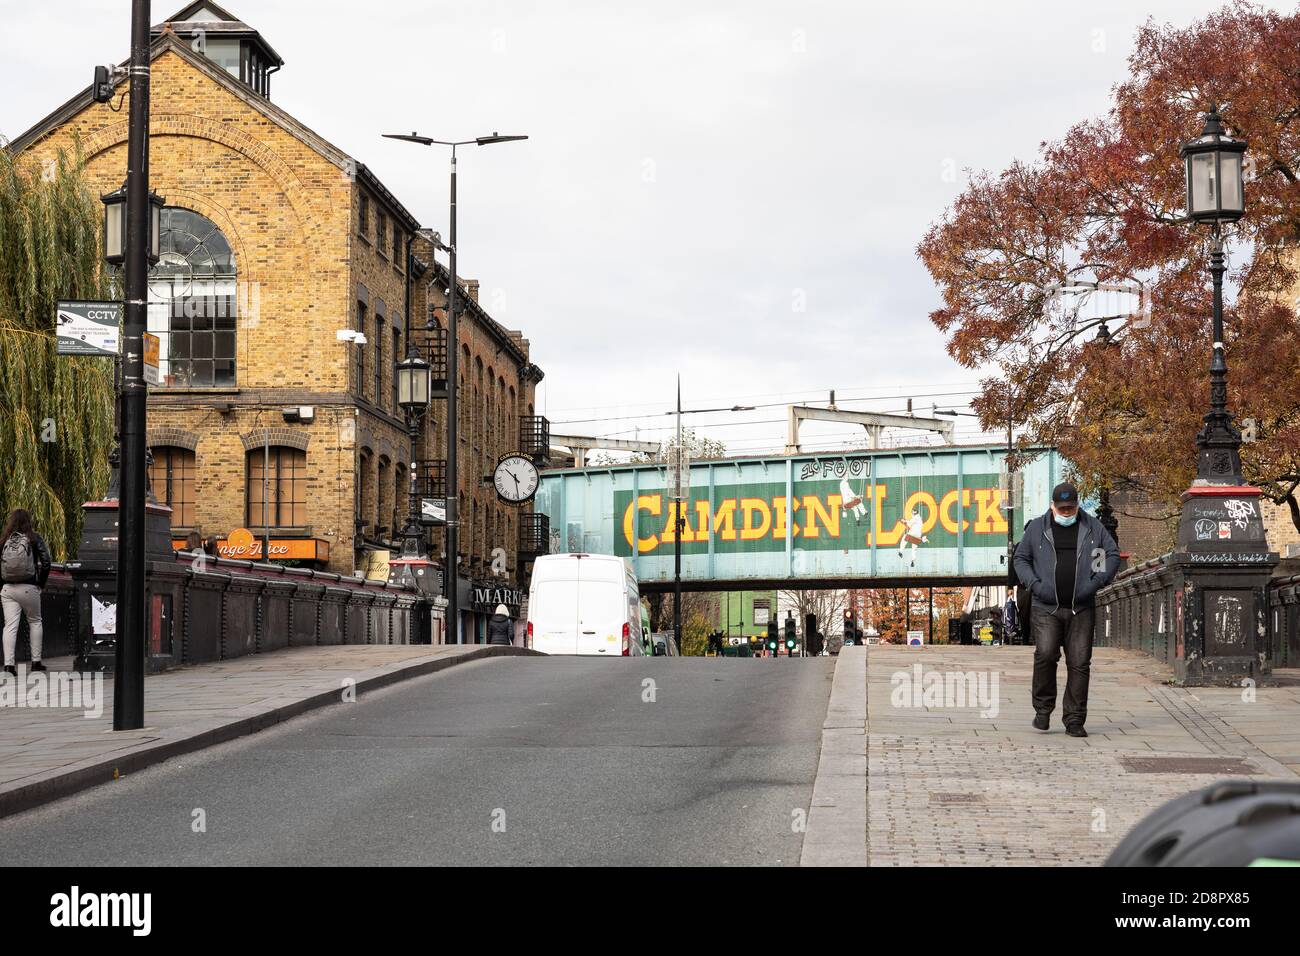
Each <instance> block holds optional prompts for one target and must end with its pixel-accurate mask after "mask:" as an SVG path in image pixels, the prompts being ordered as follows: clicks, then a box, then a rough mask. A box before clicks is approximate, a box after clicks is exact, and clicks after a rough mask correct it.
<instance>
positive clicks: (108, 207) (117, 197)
mask: <svg viewBox="0 0 1300 956" xmlns="http://www.w3.org/2000/svg"><path fill="white" fill-rule="evenodd" d="M99 201H100V202H102V203H103V204H104V261H106V262H107V263H108V264H109V265H111V266H121V265H122V263H123V262H125V261H126V247H127V238H126V220H127V211H126V183H123V184H122V186H121V187H120V188H119V189H115V190H113V191H112V192H111V193H105V194H104V195H102V196H100V197H99ZM165 203H166V200H165V199H163V197H162V196H159V195H158V194H157V193H155V192H154V191H153V190H150V191H149V233H148V237H147V238H148V249H147V252H146V255H147V256H148V259H149V265H151V266H152V265H157V263H158V256H159V253H160V251H161V245H162V210H163V206H164V205H165Z"/></svg>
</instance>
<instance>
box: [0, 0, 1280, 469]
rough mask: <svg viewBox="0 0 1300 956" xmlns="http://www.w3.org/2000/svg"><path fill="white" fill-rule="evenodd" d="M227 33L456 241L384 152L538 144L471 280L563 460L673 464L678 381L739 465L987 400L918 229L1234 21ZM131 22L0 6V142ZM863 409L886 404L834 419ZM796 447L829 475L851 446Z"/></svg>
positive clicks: (490, 12) (267, 1) (488, 19)
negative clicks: (1142, 59)
mask: <svg viewBox="0 0 1300 956" xmlns="http://www.w3.org/2000/svg"><path fill="white" fill-rule="evenodd" d="M181 5H182V4H181V0H172V2H168V3H162V4H160V3H155V4H154V6H153V17H152V19H153V21H154V22H159V21H161V20H163V19H165V18H166V17H167V16H168V15H169V14H171V13H174V12H176V10H177V9H179V8H180V7H181ZM224 5H225V6H226V8H227V9H229V10H230V11H231V12H232V13H234V14H235V15H236V16H239V17H241V18H242V19H244V20H245V21H246V22H248V23H250V24H252V25H253V26H254V27H255V28H257V29H259V30H261V31H262V34H263V35H264V36H265V38H266V39H267V40H268V42H270V43H271V45H272V46H273V47H274V48H275V49H276V50H277V51H278V52H279V53H280V55H281V56H282V57H284V59H285V66H284V69H283V70H282V71H280V72H279V73H277V74H276V75H275V76H274V78H273V81H272V94H273V95H272V98H273V100H274V101H275V102H276V103H277V104H278V105H279V106H281V107H282V108H284V109H286V110H288V111H289V112H290V113H292V114H293V115H294V116H296V117H297V118H298V119H299V120H301V121H302V122H304V123H305V124H306V125H308V126H309V127H311V128H312V129H314V130H316V131H317V132H318V133H320V134H322V135H323V136H325V137H326V138H327V139H329V140H330V141H332V142H333V143H335V144H337V145H338V146H339V147H340V148H342V149H343V150H345V151H346V152H348V153H349V154H351V155H352V156H354V157H356V158H357V159H359V160H361V161H362V162H364V163H366V164H367V165H368V166H370V167H371V169H373V170H374V171H375V172H376V174H377V175H378V176H379V177H380V178H381V179H382V180H383V181H384V183H385V184H386V185H387V186H388V187H389V188H390V189H391V190H392V191H393V192H394V193H395V194H396V195H397V196H398V198H399V199H400V200H401V201H402V202H403V203H404V204H405V205H406V207H407V208H408V209H410V210H411V211H412V212H413V213H414V214H415V215H416V216H417V217H418V218H419V219H420V221H421V222H422V223H423V224H425V225H428V226H431V227H432V228H435V229H439V230H442V231H443V232H444V236H445V234H446V233H445V229H446V222H447V213H446V210H447V158H446V156H445V154H444V153H441V152H435V151H434V150H432V149H427V148H423V147H419V146H414V145H410V144H404V143H395V142H391V141H388V140H383V139H380V133H382V132H409V131H412V130H418V131H419V132H421V133H423V134H428V135H433V136H435V137H438V138H457V139H468V138H471V137H473V136H476V135H482V134H485V133H490V132H492V131H500V132H501V133H526V134H528V135H529V136H530V139H529V140H528V141H527V142H524V143H510V144H501V145H496V146H490V147H484V148H473V149H468V150H466V151H464V152H463V154H462V158H461V163H460V172H461V175H460V196H459V198H460V217H459V233H460V235H459V246H460V253H461V254H460V263H461V270H460V271H461V273H462V274H463V275H465V276H469V277H474V278H478V279H479V280H480V281H481V283H482V293H481V296H482V298H481V301H482V302H483V304H484V305H485V306H487V308H488V309H489V311H490V312H491V313H492V314H493V315H494V316H495V317H496V318H498V319H500V320H501V321H502V322H503V323H505V324H506V325H507V326H509V327H512V328H519V329H522V330H523V331H524V333H525V334H526V335H527V337H528V338H529V339H530V341H531V342H532V349H533V357H534V360H535V361H536V362H537V363H538V364H539V365H541V367H542V368H543V369H544V371H545V372H546V380H545V382H544V383H543V385H542V386H541V391H540V400H539V405H540V406H542V407H541V409H540V410H542V411H544V412H545V414H547V415H548V416H549V417H550V418H551V420H552V430H553V431H554V432H561V433H567V434H574V433H578V434H591V435H611V434H617V435H619V436H621V437H629V438H631V437H638V436H639V437H641V438H643V439H654V440H657V439H660V438H663V437H666V435H667V434H668V433H667V431H665V430H664V429H667V428H669V427H670V426H671V419H669V418H666V417H665V416H664V415H663V414H662V413H663V411H664V410H666V409H669V408H671V407H672V404H673V396H674V388H675V376H676V374H677V373H679V372H680V373H681V375H682V381H683V387H682V392H683V404H684V407H686V408H707V407H715V406H719V405H727V406H730V405H732V404H744V405H760V404H763V403H777V407H768V408H760V409H758V410H757V411H755V412H753V413H748V414H744V415H698V416H691V419H690V420H692V421H694V423H695V424H696V425H697V426H699V427H700V431H701V432H703V433H705V434H708V435H710V436H711V437H715V438H719V439H722V440H725V441H726V442H727V443H728V445H729V447H730V448H731V449H732V450H733V451H734V452H736V453H742V452H759V451H765V450H779V449H780V447H781V446H782V445H783V444H784V440H785V439H784V434H785V433H784V424H783V421H784V408H783V407H779V406H780V403H784V402H788V401H792V400H817V401H822V402H824V401H825V398H826V394H827V392H828V391H829V390H830V389H831V388H834V389H836V391H837V398H839V399H840V404H841V406H842V407H845V408H853V409H874V410H881V411H884V410H890V411H893V410H901V409H902V408H903V407H904V406H905V405H906V396H914V397H915V406H914V407H915V409H916V410H917V411H925V412H926V413H928V412H929V411H930V408H931V403H933V402H937V403H938V404H939V406H940V407H941V408H942V407H957V408H965V407H966V406H965V404H964V403H965V402H966V401H967V400H968V399H969V397H970V395H971V393H972V392H973V390H974V388H975V386H976V383H977V382H978V379H979V375H978V373H977V372H975V371H972V370H969V369H964V368H962V367H960V366H959V365H957V364H956V363H955V362H954V361H953V360H952V359H950V358H949V357H948V355H947V353H946V352H945V350H944V344H943V339H942V337H941V336H940V335H939V334H938V332H937V331H936V330H935V329H934V328H933V327H932V326H931V325H930V323H929V321H928V319H927V315H928V313H929V311H930V310H931V309H933V308H934V307H935V306H936V304H937V301H938V295H937V292H936V290H935V287H934V285H933V283H932V282H931V280H930V278H929V275H928V274H927V273H926V271H925V269H924V268H923V267H922V266H921V264H920V263H919V261H918V260H917V259H916V256H915V251H914V250H915V248H916V244H917V241H918V240H919V238H920V237H921V235H922V233H923V232H924V230H925V228H926V226H927V225H928V224H929V223H930V222H932V221H933V220H935V219H936V218H937V217H939V216H940V215H941V214H942V213H943V210H944V208H945V207H946V206H947V205H948V204H949V203H950V202H951V201H952V200H953V198H954V197H955V196H956V195H957V194H958V192H959V191H960V189H961V188H962V185H963V183H964V182H965V179H966V173H965V171H966V170H967V169H977V170H978V169H991V170H998V169H1001V168H1002V167H1004V166H1005V165H1006V164H1007V163H1008V162H1010V161H1011V160H1012V159H1013V158H1016V157H1022V158H1029V157H1032V156H1033V155H1034V154H1035V152H1036V150H1037V147H1038V144H1039V143H1040V142H1041V141H1042V140H1044V139H1051V138H1055V137H1057V136H1059V135H1060V134H1061V133H1062V132H1064V131H1065V130H1066V129H1067V128H1068V127H1069V126H1070V125H1071V124H1072V123H1074V122H1076V121H1078V120H1081V119H1084V118H1086V117H1088V116H1091V115H1095V114H1097V113H1100V112H1103V111H1104V110H1105V108H1106V105H1107V102H1108V97H1109V92H1110V89H1111V87H1112V86H1113V84H1115V83H1116V82H1117V81H1119V80H1120V79H1122V77H1123V75H1124V70H1125V65H1126V58H1127V56H1128V53H1129V51H1130V49H1131V44H1132V39H1133V35H1134V32H1135V30H1136V28H1137V27H1138V26H1139V25H1140V24H1141V23H1142V22H1143V21H1144V20H1146V19H1147V18H1148V17H1149V16H1150V17H1154V18H1155V19H1156V20H1157V21H1159V22H1171V23H1174V24H1178V25H1185V24H1187V23H1189V22H1191V21H1192V20H1193V19H1195V18H1197V17H1199V16H1202V15H1203V14H1205V13H1206V12H1208V11H1210V10H1212V9H1215V8H1217V7H1218V6H1220V5H1221V4H1219V3H1213V2H1209V0H1145V2H1142V3H1134V2H1131V0H1100V2H1092V3H1088V4H1081V3H1077V2H1070V3H1063V2H1042V0H1037V2H997V3H991V2H989V3H971V2H968V0H965V2H921V3H917V2H912V3H899V4H882V3H874V2H873V3H869V4H868V3H861V2H847V0H845V2H834V3H831V2H818V3H811V2H807V0H804V2H762V0H735V2H716V0H695V2H679V0H657V2H654V3H645V2H639V3H629V2H619V3H609V2H604V3H580V2H562V3H561V2H555V3H542V2H522V0H499V2H491V0H476V2H473V3H470V2H457V3H452V2H416V0H372V2H370V3H366V4H356V3H344V2H340V0H317V2H312V3H303V2H301V0H298V2H289V0H231V2H230V3H227V4H224ZM1270 5H1271V6H1276V7H1278V8H1279V9H1289V8H1291V6H1292V5H1291V4H1281V3H1278V4H1270ZM129 8H130V3H129V2H127V0H112V2H103V0H47V2H45V3H40V4H36V3H31V2H29V0H0V11H3V17H2V19H0V23H2V24H3V30H0V89H3V90H4V96H3V99H2V100H0V133H3V134H4V135H6V136H9V137H13V136H15V135H17V134H18V133H20V132H22V131H23V130H25V129H27V128H28V127H29V126H30V125H31V124H33V123H34V122H36V121H37V120H38V119H40V118H41V117H42V116H44V115H45V114H46V113H48V112H50V111H51V110H52V109H53V108H55V107H56V106H58V105H59V104H60V103H62V102H63V101H64V100H65V99H67V98H68V97H69V96H71V95H72V94H73V93H75V92H76V91H77V90H79V89H80V88H81V87H83V86H85V85H87V83H88V82H89V80H90V77H91V72H92V67H93V66H94V64H96V63H104V62H107V61H109V60H113V61H121V60H123V59H125V58H126V57H127V55H128V53H129V40H130V26H129ZM33 37H41V38H43V39H42V42H33V39H32V38H33ZM866 396H871V397H876V398H883V399H884V400H880V401H873V402H862V401H858V402H849V401H845V400H846V399H851V398H861V397H866ZM634 415H638V416H643V417H636V418H634V417H631V416H634ZM746 420H748V421H751V422H754V424H748V425H743V426H737V425H736V424H735V423H736V422H741V421H746ZM710 423H712V424H710ZM973 423H974V420H973V419H969V418H968V419H964V420H959V425H958V434H959V437H960V438H968V437H970V436H971V432H972V430H973V429H974V424H973ZM806 435H807V438H808V441H807V443H806V444H807V447H812V448H819V449H820V448H831V447H843V445H844V443H845V442H856V441H858V440H859V436H860V435H861V431H860V430H858V431H856V432H855V431H854V430H853V429H851V428H850V427H849V426H845V425H835V424H826V425H821V426H808V428H807V430H806Z"/></svg>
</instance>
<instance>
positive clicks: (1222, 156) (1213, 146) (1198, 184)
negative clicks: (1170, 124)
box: [1179, 108, 1246, 485]
mask: <svg viewBox="0 0 1300 956" xmlns="http://www.w3.org/2000/svg"><path fill="white" fill-rule="evenodd" d="M1245 152H1246V143H1245V141H1244V140H1240V139H1233V138H1231V137H1230V136H1227V135H1226V134H1225V132H1224V129H1223V121H1222V118H1221V117H1220V116H1219V112H1218V109H1217V108H1211V109H1210V111H1209V112H1208V113H1206V114H1205V129H1204V130H1203V131H1202V132H1201V135H1200V137H1199V138H1198V139H1195V140H1193V141H1192V142H1190V143H1188V144H1186V145H1185V146H1183V148H1182V149H1181V150H1180V151H1179V155H1181V156H1182V157H1183V160H1184V162H1185V163H1186V165H1187V218H1188V219H1189V220H1190V221H1192V222H1195V223H1201V224H1208V225H1209V226H1210V227H1211V235H1212V236H1213V240H1214V245H1213V249H1212V251H1211V252H1210V274H1211V276H1213V279H1214V340H1213V342H1214V344H1213V350H1214V351H1213V357H1212V358H1211V360H1210V411H1209V412H1208V413H1207V414H1206V415H1205V425H1204V427H1203V428H1202V429H1201V431H1200V432H1199V433H1198V434H1197V436H1196V449H1197V463H1196V477H1197V481H1198V482H1201V483H1206V484H1226V485H1240V484H1242V483H1243V478H1242V474H1241V454H1240V449H1241V433H1240V432H1239V431H1237V429H1235V428H1234V427H1233V426H1232V416H1231V415H1229V414H1228V363H1227V361H1226V360H1225V359H1224V355H1223V273H1224V271H1225V266H1224V256H1223V235H1222V227H1223V225H1224V224H1225V223H1228V224H1231V223H1234V222H1236V221H1237V220H1238V219H1240V218H1241V216H1242V214H1243V213H1244V212H1245V190H1244V188H1243V182H1242V157H1243V156H1244V154H1245Z"/></svg>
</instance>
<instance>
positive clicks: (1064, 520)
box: [1052, 511, 1079, 528]
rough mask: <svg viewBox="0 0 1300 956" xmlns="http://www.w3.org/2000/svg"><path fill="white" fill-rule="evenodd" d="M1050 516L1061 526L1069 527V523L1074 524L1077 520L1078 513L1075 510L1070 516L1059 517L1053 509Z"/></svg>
mask: <svg viewBox="0 0 1300 956" xmlns="http://www.w3.org/2000/svg"><path fill="white" fill-rule="evenodd" d="M1052 518H1053V519H1054V520H1055V521H1056V523H1057V524H1059V525H1060V526H1061V527H1062V528H1068V527H1070V525H1072V524H1074V523H1075V522H1076V521H1078V520H1079V513H1078V512H1077V511H1076V512H1075V513H1074V514H1072V515H1070V517H1068V518H1062V517H1061V516H1060V515H1058V514H1057V513H1056V512H1055V511H1053V512H1052Z"/></svg>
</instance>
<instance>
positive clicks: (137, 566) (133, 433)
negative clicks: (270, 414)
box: [104, 0, 161, 730]
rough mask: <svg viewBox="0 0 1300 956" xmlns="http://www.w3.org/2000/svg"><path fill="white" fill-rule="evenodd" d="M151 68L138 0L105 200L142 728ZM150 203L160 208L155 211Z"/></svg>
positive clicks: (128, 720) (125, 606)
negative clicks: (120, 151)
mask: <svg viewBox="0 0 1300 956" xmlns="http://www.w3.org/2000/svg"><path fill="white" fill-rule="evenodd" d="M149 72H150V71H149V0H132V3H131V73H130V76H131V109H130V113H129V114H128V126H127V151H126V185H125V187H124V189H125V191H126V196H125V197H124V201H125V215H122V214H121V211H122V209H123V203H120V202H105V206H104V209H105V213H104V217H105V218H104V225H105V235H104V240H105V247H106V252H110V253H112V252H115V251H116V252H120V253H121V255H122V261H123V264H124V265H125V270H124V271H125V282H124V293H125V299H126V309H125V316H124V320H123V328H122V332H123V334H122V397H121V408H122V412H121V419H122V429H121V432H122V453H121V462H122V480H121V493H120V495H119V496H118V524H119V529H118V539H117V624H116V637H117V639H116V642H115V648H114V679H113V729H114V730H138V729H139V728H141V727H143V726H144V655H145V627H146V621H145V546H146V537H145V521H146V518H147V512H146V507H145V494H146V487H147V483H148V472H147V465H146V461H145V455H146V449H145V399H146V397H147V395H148V386H147V385H146V384H145V381H144V332H145V325H146V321H145V320H146V317H147V314H148V301H147V300H148V295H149V264H150V257H149V253H150V248H149V246H150V243H149V240H150V238H151V235H152V237H153V238H154V239H155V242H154V250H153V251H155V252H156V251H157V238H158V236H157V232H156V230H157V228H158V226H157V223H158V216H157V211H158V208H159V206H160V205H161V201H159V202H151V200H150V193H149ZM151 205H152V207H153V209H154V212H153V214H152V215H151V213H150V207H151ZM114 210H117V212H115V211H114ZM151 220H152V222H151ZM119 224H120V226H119ZM113 226H119V228H116V229H114V228H112V227H113ZM151 227H152V228H151ZM123 230H124V231H123ZM115 246H116V249H115Z"/></svg>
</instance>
